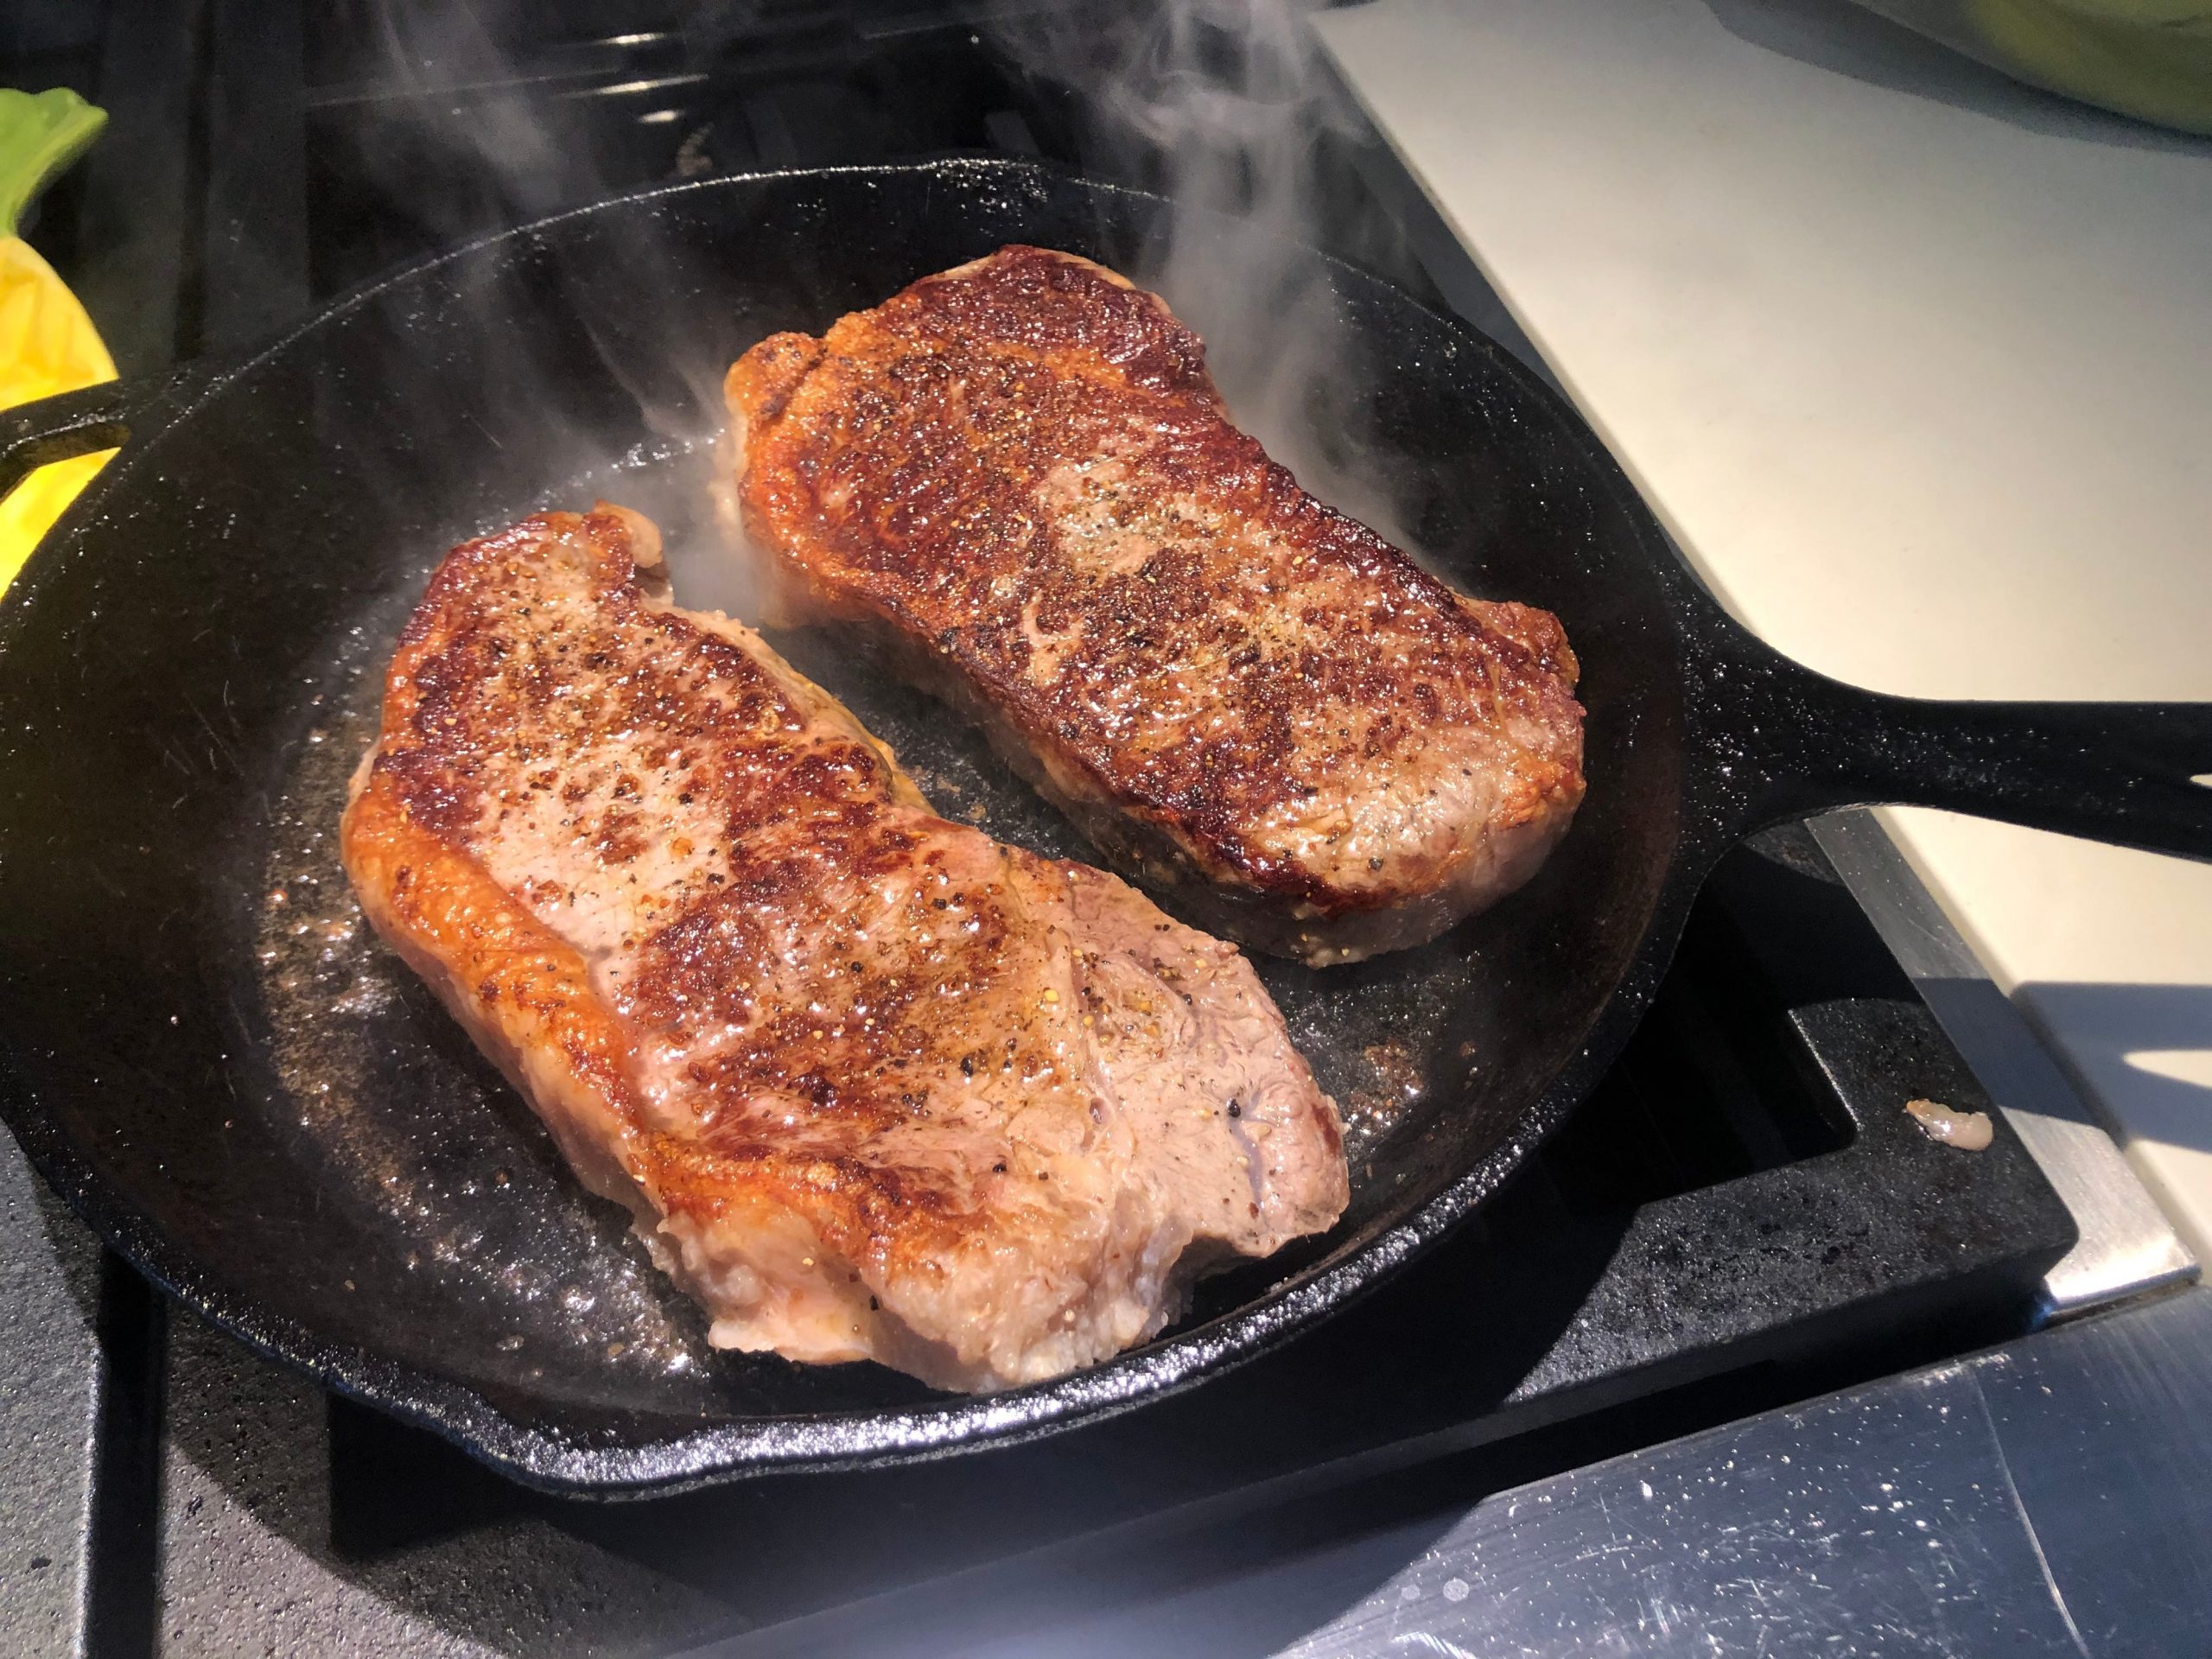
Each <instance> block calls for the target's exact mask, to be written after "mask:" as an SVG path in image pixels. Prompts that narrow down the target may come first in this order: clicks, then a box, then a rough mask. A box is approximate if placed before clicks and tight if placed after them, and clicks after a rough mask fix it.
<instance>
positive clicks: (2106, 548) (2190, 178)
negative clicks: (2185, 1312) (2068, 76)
mask: <svg viewBox="0 0 2212 1659" xmlns="http://www.w3.org/2000/svg"><path fill="white" fill-rule="evenodd" d="M1318 25H1319V29H1320V30H1321V32H1322V35H1323V38H1324V40H1325V42H1326V44H1327V46H1328V48H1329V50H1330V52H1331V54H1332V56H1333V57H1334V59H1335V60H1336V62H1337V64H1338V67H1339V68H1340V69H1341V70H1342V72H1343V73H1344V77H1345V79H1346V80H1347V81H1348V82H1349V84H1350V85H1351V87H1352V89H1353V91H1354V92H1355V93H1356V94H1357V96H1358V97H1359V98H1360V99H1361V100H1362V102H1363V104H1364V105H1365V106H1366V108H1367V110H1368V112H1369V114H1370V117H1371V118H1373V119H1374V121H1375V123H1376V126H1377V127H1378V128H1379V129H1380V130H1382V131H1383V134H1384V136H1385V137H1386V138H1387V139H1388V140H1389V143H1391V145H1392V146H1393V148H1394V149H1395V150H1396V151H1397V153H1398V155H1399V156H1400V158H1401V159H1402V161H1403V162H1405V164H1406V165H1407V167H1408V169H1409V170H1410V171H1411V172H1412V173H1413V175H1414V177H1415V178H1416V179H1417V180H1418V181H1420V182H1421V185H1422V186H1423V188H1425V189H1427V192H1428V193H1429V194H1430V196H1431V198H1432V199H1433V200H1434V202H1435V203H1436V205H1437V207H1438V208H1439V210H1440V213H1442V214H1443V216H1444V218H1445V219H1446V221H1447V223H1448V224H1449V225H1450V226H1452V229H1453V231H1454V232H1456V233H1457V234H1458V235H1459V238H1461V240H1462V241H1463V242H1464V243H1465V245H1466V246H1467V248H1468V250H1469V251H1470V252H1471V254H1472V255H1473V256H1474V257H1475V259H1476V261H1477V263H1478V264H1479V265H1480V266H1481V267H1482V269H1483V270H1484V274H1485V275H1486V276H1487V277H1489V278H1490V280H1491V284H1492V286H1493V287H1495V288H1496V289H1497V292H1498V294H1499V296H1501V297H1502V298H1503V301H1504V302H1505V304H1506V306H1507V307H1508V308H1510V310H1511V312H1512V313H1513V315H1514V317H1515V319H1516V321H1518V322H1519V323H1520V325H1521V327H1522V328H1523V329H1524V330H1525V331H1526V332H1527V334H1529V338H1530V340H1532V341H1533V342H1534V343H1535V346H1536V347H1537V349H1538V350H1539V351H1541V353H1542V354H1543V356H1544V358H1545V359H1546V361H1547V362H1548V364H1549V365H1550V366H1551V368H1552V370H1553V371H1554V373H1555V374H1556V375H1557V376H1558V377H1559V378H1560V382H1561V384H1562V385H1564V386H1565V387H1566V389H1567V392H1568V395H1569V396H1571V397H1573V398H1574V400H1575V401H1576V402H1577V404H1579V405H1580V407H1581V409H1582V410H1583V412H1584V414H1585V415H1586V416H1588V418H1589V419H1590V421H1591V423H1592V425H1594V426H1595V427H1596V429H1598V431H1599V434H1600V435H1602V436H1603V437H1604V438H1605V442H1607V443H1608V445H1610V446H1611V449H1612V451H1613V453H1614V454H1615V455H1616V456H1617V457H1618V459H1619V461H1621V464H1622V465H1623V467H1624V468H1625V469H1626V470H1627V472H1628V473H1629V474H1630V477H1631V478H1632V479H1633V480H1635V481H1636V483H1637V486H1638V487H1639V488H1641V489H1642V490H1643V493H1644V495H1645V498H1646V499H1648V500H1649V502H1650V503H1651V504H1652V505H1653V507H1654V508H1655V510H1656V511H1657V512H1658V513H1659V515H1660V517H1661V518H1662V520H1663V521H1664V522H1665V524H1667V526H1668V528H1669V531H1671V532H1672V533H1673V534H1674V535H1675V537H1676V539H1677V540H1678V541H1679V542H1680V543H1681V545H1682V547H1683V549H1684V550H1685V551H1686V552H1687V554H1688V556H1689V557H1690V558H1691V560H1692V562H1693V563H1694V564H1695V565H1696V566H1697V568H1698V569H1700V572H1701V573H1702V574H1703V575H1705V577H1706V579H1707V581H1708V582H1710V583H1711V584H1712V585H1713V588H1714V590H1715V591H1716V592H1717V593H1718V594H1719V595H1720V597H1721V598H1722V600H1723V601H1725V602H1726V604H1727V605H1728V606H1729V607H1730V608H1731V609H1732V611H1733V612H1734V613H1736V614H1737V615H1738V617H1739V618H1740V619H1742V620H1744V621H1745V623H1747V624H1748V625H1749V626H1751V627H1753V628H1754V629H1756V630H1757V631H1758V632H1759V633H1760V634H1762V635H1763V636H1764V638H1766V639H1768V640H1770V642H1771V643H1773V644H1774V645H1777V646H1778V647H1779V648H1780V649H1782V650H1783V651H1785V652H1789V653H1790V654H1792V655H1794V656H1796V657H1797V658H1799V659H1801V660H1802V661H1803V662H1805V663H1807V664H1810V665H1811V666H1813V667H1815V668H1817V669H1820V670H1821V671H1825V672H1827V673H1829V674H1832V675H1834V676H1836V677H1840V678H1842V679H1846V680H1850V681H1853V682H1856V683H1859V684H1862V685H1867V686H1872V687H1876V688H1878V689H1880V690H1887V691H1896V692H1902V693H1907V694H1912V695H1918V696H1976V697H2113V698H2120V697H2127V698H2153V699H2184V698H2186V699H2212V141H2203V140H2196V139H2190V138H2185V137H2180V136H2178V135H2172V134H2167V133H2163V132H2160V131H2158V130H2154V129H2152V128H2148V127H2144V126H2140V125H2137V124H2133V123H2131V122H2128V121H2125V120H2122V119H2120V118H2117V117H2106V116H2103V115H2101V114H2100V113H2098V112H2096V111H2090V110H2087V109H2084V108H2081V107H2079V106H2076V105H2071V104H2069V103H2067V102H2066V101H2064V100H2063V99H2056V98H2053V97H2050V96H2048V95H2046V94H2044V93H2041V92H2034V91H2031V90H2030V89H2028V88H2025V87H2020V86H2014V85H2013V84H2012V83H2011V82H2009V81H2007V80H2005V79H2003V78H2002V77H2000V76H1998V75H1996V74H1995V73H1993V72H1991V71H1988V70H1986V69H1984V68H1981V67H1979V66H1977V65H1974V64H1972V63H1970V62H1968V61H1967V60H1964V59H1961V58H1957V57H1955V56H1953V55H1952V54H1948V53H1946V52H1944V51H1943V50H1942V49H1941V48H1936V47H1934V46H1932V45H1929V44H1928V43H1926V42H1924V41H1921V40H1919V39H1918V38H1917V37H1916V36H1914V35H1910V34H1908V33H1906V32H1905V31H1904V30H1902V29H1897V27H1895V26H1894V25H1891V24H1889V23H1886V22H1883V21H1881V20H1880V19H1878V18H1876V17H1874V16H1872V15H1871V14H1868V13H1866V12H1863V11H1861V10H1859V9H1858V8H1856V7H1854V6H1852V5H1850V4H1848V3H1846V0H1457V3H1449V0H1376V3H1373V4H1370V5H1366V6H1363V7H1359V8H1356V9H1352V10H1336V11H1329V12H1325V13H1322V14H1320V15H1319V19H1318ZM1885 822H1886V823H1887V824H1888V825H1889V827H1890V829H1891V832H1892V833H1893V834H1894V835H1895V836H1896V837H1897V841H1898V842H1899V843H1900V845H1901V846H1902V847H1903V848H1904V850H1905V852H1906V854H1907V855H1908V856H1909V857H1910V859H1911V861H1913V864H1914V866H1915V868H1916V869H1917V870H1918V871H1919V872H1920V874H1922V876H1923V879H1925V880H1927V882H1928V883H1929V886H1930V887H1931V888H1932V889H1933V890H1934V891H1935V893H1936V896H1937V898H1938V899H1940V900H1941V901H1942V904H1943V906H1944V907H1945V908H1946V910H1947V911H1948V912H1949V913H1950V914H1951V916H1952V917H1953V918H1954V919H1955V921H1956V922H1957V923H1958V925H1959V926H1960V928H1961V931H1963V932H1964V933H1965V934H1966V935H1967V938H1969V939H1970V940H1971V941H1972V942H1973V943H1974V946H1975V947H1976V949H1977V950H1979V952H1980V955H1981V957H1982V958H1983V960H1984V961H1985V962H1986V963H1987V965H1988V967H1989V969H1990V970H1991V972H1992V973H1993V976H1995V977H1996V978H1997V980H1998V981H1999V983H2001V984H2003V985H2005V987H2006V988H2008V989H2010V990H2011V991H2012V995H2013V996H2014V998H2015V1000H2016V1001H2018V1003H2019V1005H2020V1006H2021V1007H2023V1008H2024V1010H2025V1011H2026V1013H2027V1014H2028V1015H2029V1018H2030V1019H2031V1020H2032V1021H2033V1022H2034V1023H2035V1024H2036V1025H2037V1027H2038V1028H2039V1029H2040V1030H2041V1031H2042V1032H2043V1033H2044V1035H2045V1036H2046V1037H2047V1038H2048V1039H2049V1040H2050V1043H2051V1046H2052V1047H2053V1050H2054V1052H2055V1053H2056V1056H2057V1057H2058V1058H2059V1059H2060V1060H2061V1062H2062V1064H2063V1065H2065V1066H2066V1067H2067V1068H2068V1069H2069V1071H2071V1072H2072V1073H2073V1075H2074V1077H2075V1079H2076V1081H2077V1082H2078V1083H2079V1084H2082V1087H2083V1088H2084V1090H2086V1091H2087V1092H2088V1094H2089V1095H2090V1096H2092V1098H2093V1099H2094V1101H2095V1102H2096V1103H2098V1104H2099V1105H2100V1106H2101V1109H2103V1110H2104V1111H2106V1112H2107V1114H2108V1115H2109V1117H2110V1119H2111V1120H2112V1122H2113V1125H2114V1126H2115V1128H2116V1129H2117V1131H2118V1132H2120V1134H2121V1135H2122V1136H2123V1138H2124V1139H2125V1140H2126V1142H2127V1144H2128V1152H2129V1156H2130V1158H2131V1159H2132V1160H2133V1161H2134V1162H2135V1164H2136V1166H2137V1168H2138V1170H2139V1173H2141V1174H2142V1175H2143V1176H2144V1178H2145V1181H2146V1182H2147V1183H2148V1184H2149V1185H2151V1186H2152V1189H2153V1191H2154V1192H2158V1195H2159V1196H2160V1198H2161V1199H2162V1201H2163V1202H2164V1203H2165V1205H2167V1208H2168V1210H2169V1212H2170V1213H2171V1215H2172V1216H2173V1217H2174V1219H2175V1221H2176V1223H2177V1225H2178V1226H2179V1227H2180V1228H2181V1230H2183V1233H2184V1235H2185V1236H2188V1237H2189V1238H2190V1243H2192V1244H2193V1245H2194V1246H2195V1248H2196V1250H2197V1252H2198V1254H2199V1255H2212V1251H2208V1249H2207V1247H2208V1245H2212V865H2198V864H2190V863H2186V862H2183V861H2179V860H2174V859H2164V858H2158V857H2154V856H2152V855H2145V854H2139V853H2129V852H2123V851H2120V850H2118V849H2110V848H2103V847H2097V846H2093V845H2090V844H2088V843H2087V842H2075V841H2069V840H2066V839H2064V838H2062V837H2059V836H2047V835H2042V834H2038V833H2037V832H2035V831H2032V830H2026V829H2015V828H2012V827H2010V826H2007V825H2001V824H1994V823H1986V822H1982V821H1979V820H1972V819H1967V818H1961V817H1953V816H1950V815H1948V814H1943V813H1936V812H1928V811H1923V810H1892V811H1890V812H1887V813H1885Z"/></svg>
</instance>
